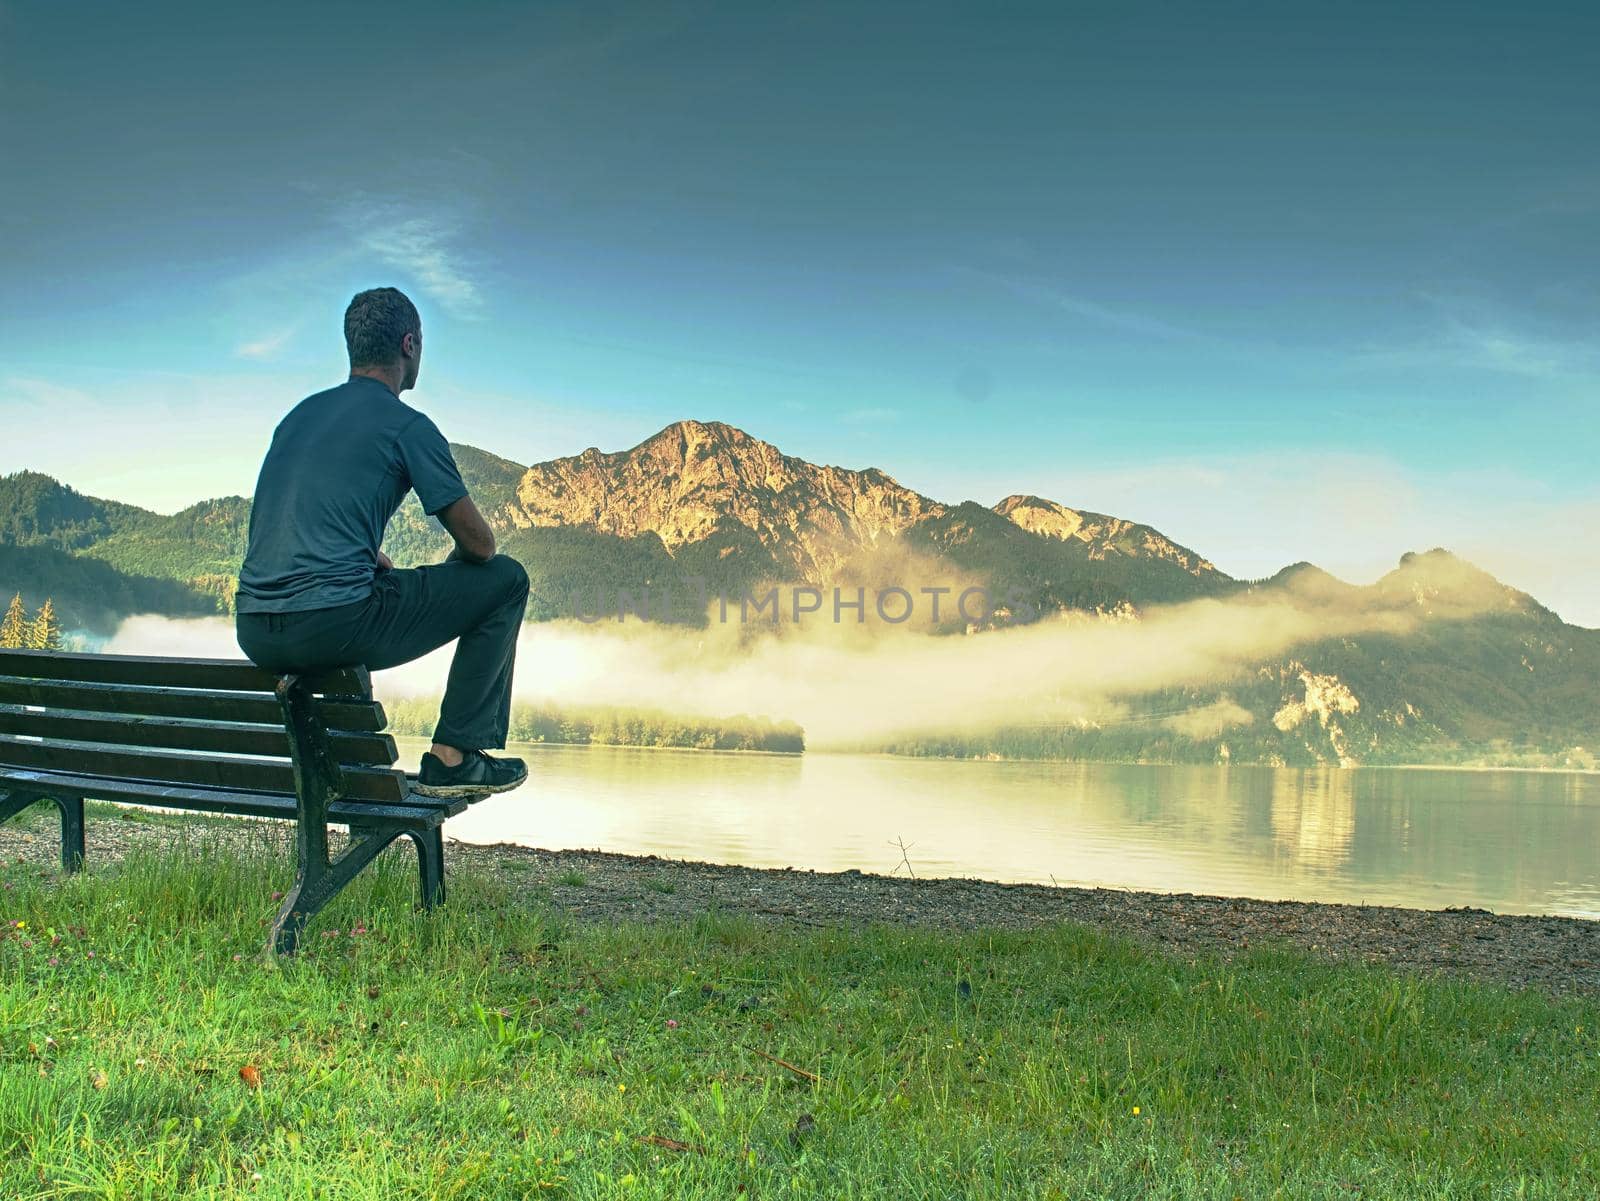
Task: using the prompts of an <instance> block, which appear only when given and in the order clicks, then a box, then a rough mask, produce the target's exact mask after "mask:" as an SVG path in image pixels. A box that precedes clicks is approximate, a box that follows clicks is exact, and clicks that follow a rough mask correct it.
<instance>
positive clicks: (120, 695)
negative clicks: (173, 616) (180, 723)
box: [0, 675, 388, 732]
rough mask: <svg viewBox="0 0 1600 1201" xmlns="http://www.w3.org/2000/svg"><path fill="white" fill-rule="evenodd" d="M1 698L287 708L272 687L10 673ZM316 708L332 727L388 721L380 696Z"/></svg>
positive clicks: (153, 707)
mask: <svg viewBox="0 0 1600 1201" xmlns="http://www.w3.org/2000/svg"><path fill="white" fill-rule="evenodd" d="M0 703H4V704H13V705H38V706H41V707H44V708H49V709H77V710H81V711H86V712H93V713H128V714H134V713H142V714H146V715H148V716H151V717H188V718H194V719H196V720H199V721H243V722H255V723H266V722H280V723H281V722H282V720H283V710H282V709H281V708H280V707H279V705H278V700H277V698H276V697H274V696H273V695H271V693H248V692H224V691H216V690H212V689H205V688H136V687H129V686H127V685H122V684H100V683H93V684H80V683H57V682H55V681H51V680H33V679H21V678H18V677H16V676H6V675H0ZM316 710H317V715H318V716H319V717H321V718H322V720H323V722H324V724H326V725H327V726H328V727H329V728H330V729H339V730H363V731H367V732H376V731H378V730H381V729H383V728H384V726H386V725H387V724H388V720H387V718H386V717H385V716H384V712H383V706H382V705H380V704H379V703H378V702H377V701H343V700H328V699H320V700H318V701H317V702H316Z"/></svg>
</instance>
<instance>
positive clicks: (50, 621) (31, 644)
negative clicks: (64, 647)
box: [28, 597, 61, 651]
mask: <svg viewBox="0 0 1600 1201" xmlns="http://www.w3.org/2000/svg"><path fill="white" fill-rule="evenodd" d="M28 649H29V650H35V651H58V650H60V649H61V623H60V622H59V621H57V620H56V607H55V605H53V604H51V603H50V598H49V597H46V598H45V602H44V604H42V605H40V606H39V612H38V615H37V616H35V617H34V619H33V624H32V625H31V626H29V628H28Z"/></svg>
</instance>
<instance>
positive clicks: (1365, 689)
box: [0, 421, 1600, 763]
mask: <svg viewBox="0 0 1600 1201" xmlns="http://www.w3.org/2000/svg"><path fill="white" fill-rule="evenodd" d="M454 451H455V455H456V459H457V463H458V465H459V466H460V468H461V471H462V475H463V477H464V478H465V480H466V482H467V485H468V487H469V488H470V489H471V490H472V492H473V495H474V497H475V498H476V499H477V501H478V504H479V507H480V508H481V509H482V510H483V512H484V514H485V515H486V517H487V518H488V519H489V521H490V524H491V525H492V526H493V527H494V528H495V530H496V533H497V535H498V536H499V539H500V542H501V545H502V548H503V549H504V550H505V551H506V552H507V553H510V554H513V555H516V556H517V557H518V558H520V559H521V560H522V561H523V562H524V563H525V564H526V565H527V567H528V569H529V574H530V576H531V577H532V583H533V591H534V600H533V602H532V604H531V606H530V617H531V618H533V619H535V620H547V619H551V618H555V617H560V616H564V615H568V614H570V613H571V612H572V607H573V601H574V597H575V595H588V596H590V597H595V596H601V597H614V596H615V595H616V594H617V592H618V591H619V590H620V589H628V590H630V591H633V592H638V591H640V590H642V589H644V588H646V587H649V588H652V589H660V590H665V591H668V592H671V593H674V594H676V595H681V596H687V595H690V594H693V593H694V592H695V591H696V590H697V589H698V588H701V587H704V588H706V589H708V590H710V591H711V592H713V593H714V592H716V591H717V590H724V591H726V592H728V593H729V594H730V595H732V594H737V593H739V592H740V591H747V590H755V589H757V588H758V587H764V586H765V585H767V584H769V583H778V584H802V583H804V584H812V585H829V586H831V585H834V584H850V585H855V584H868V585H870V584H873V583H878V584H880V585H881V584H884V583H888V582H902V581H907V580H911V581H921V580H925V579H926V580H930V581H932V580H934V579H937V580H939V581H940V582H944V581H946V580H948V581H952V582H954V583H960V584H977V585H982V586H984V587H985V588H986V589H987V590H988V592H989V594H990V595H992V596H995V597H1004V596H1008V595H1009V596H1011V597H1014V598H1020V599H1021V600H1022V601H1023V605H1022V606H1021V607H1020V608H1019V609H1018V610H1017V611H1013V610H1011V609H1004V610H1001V611H1000V612H999V613H997V614H996V615H995V617H994V618H992V619H991V620H990V621H988V622H985V623H980V624H982V625H985V626H988V625H1004V624H1007V623H1009V622H1014V621H1018V620H1024V619H1026V618H1031V617H1034V616H1041V617H1048V615H1050V614H1052V613H1055V612H1060V611H1063V610H1078V611H1088V612H1094V613H1100V614H1105V615H1119V614H1120V615H1137V613H1138V612H1139V611H1141V610H1143V609H1146V608H1148V607H1149V606H1152V605H1162V604H1170V603H1174V602H1180V601H1186V600H1192V599H1196V598H1202V597H1216V598H1223V597H1229V596H1237V595H1241V594H1248V593H1250V592H1252V591H1253V590H1260V589H1262V588H1265V587H1292V588H1293V589H1296V590H1298V591H1299V592H1300V593H1301V594H1302V595H1309V594H1313V593H1314V594H1316V595H1318V596H1321V597H1323V598H1328V597H1334V596H1343V597H1344V598H1345V599H1348V600H1350V601H1351V602H1352V603H1360V604H1384V605H1409V606H1413V607H1415V606H1419V605H1420V606H1423V608H1424V609H1425V610H1426V611H1427V612H1428V613H1429V614H1430V616H1429V619H1428V620H1426V621H1425V622H1424V623H1423V624H1422V625H1421V627H1420V628H1419V629H1418V631H1417V632H1415V633H1413V634H1410V635H1407V636H1405V637H1388V638H1378V637H1372V638H1362V639H1358V640H1354V641H1351V640H1348V639H1343V640H1333V641H1331V642H1330V643H1328V644H1326V645H1322V644H1318V645H1316V646H1308V647H1304V648H1297V650H1296V653H1295V654H1294V655H1293V656H1291V657H1289V658H1287V659H1285V660H1283V661H1281V662H1275V663H1270V664H1261V665H1259V670H1258V671H1256V672H1255V674H1254V675H1252V676H1250V677H1249V678H1248V679H1235V680H1227V681H1218V684H1217V686H1216V687H1215V688H1206V689H1199V690H1190V691H1189V692H1186V693H1184V694H1182V695H1162V696H1152V697H1147V698H1130V703H1131V704H1133V706H1134V708H1135V710H1138V709H1139V708H1140V707H1141V706H1142V707H1143V708H1144V709H1145V710H1147V711H1148V712H1150V713H1163V712H1166V711H1168V710H1169V709H1172V708H1174V707H1177V709H1179V710H1184V709H1186V708H1197V707H1198V708H1204V707H1206V706H1218V705H1225V706H1233V707H1234V708H1233V709H1230V710H1229V712H1230V713H1234V717H1235V718H1236V719H1237V718H1238V712H1235V710H1237V711H1239V712H1243V713H1245V714H1248V715H1249V717H1250V720H1249V721H1248V722H1246V721H1242V720H1233V721H1232V722H1231V723H1223V725H1222V727H1221V728H1219V729H1218V730H1216V731H1209V732H1208V731H1204V730H1201V729H1200V727H1198V726H1185V725H1184V724H1183V723H1182V722H1179V723H1177V724H1170V723H1166V724H1163V723H1157V724H1155V725H1151V724H1150V723H1145V724H1144V725H1143V726H1142V727H1141V728H1137V729H1135V728H1133V726H1131V725H1130V726H1129V728H1128V729H1127V730H1117V729H1109V728H1106V729H1100V728H1093V727H1086V728H1062V729H1057V730H1053V731H1049V732H1046V733H1043V734H1041V733H1040V732H1039V731H1036V730H1035V731H1013V732H1011V733H996V732H986V733H984V734H983V735H982V736H981V738H978V739H977V740H976V741H974V740H973V738H971V737H969V736H968V735H966V734H963V733H962V732H956V733H955V734H953V735H952V736H951V737H950V738H949V739H945V740H943V741H939V740H931V741H930V740H921V739H919V740H917V741H916V742H915V743H914V744H913V743H907V744H905V745H903V746H901V747H900V748H899V749H903V750H917V749H923V750H935V751H941V752H948V753H962V754H969V753H986V751H992V750H993V749H994V748H995V747H996V746H999V745H1002V744H1004V745H1005V747H1006V749H1005V752H1004V753H1008V754H1030V753H1037V754H1051V755H1054V754H1067V755H1078V754H1085V755H1092V756H1095V757H1115V758H1140V757H1146V758H1149V757H1154V758H1164V759H1214V758H1217V757H1224V758H1232V759H1244V760H1253V761H1267V762H1285V763H1296V762H1324V761H1339V760H1344V761H1366V762H1373V761H1384V760H1391V759H1407V758H1419V757H1426V758H1433V759H1437V758H1439V757H1440V756H1441V755H1442V754H1446V753H1456V752H1459V753H1460V754H1462V755H1465V754H1468V753H1472V754H1481V753H1483V752H1484V751H1485V749H1486V748H1493V749H1494V750H1495V752H1496V753H1498V754H1500V755H1502V756H1509V757H1512V758H1517V757H1519V756H1521V757H1523V758H1526V759H1528V761H1530V762H1532V761H1540V762H1543V761H1548V760H1549V757H1550V756H1551V755H1555V756H1558V758H1559V757H1563V756H1564V757H1565V758H1564V759H1562V761H1565V759H1571V758H1572V757H1573V753H1574V748H1578V747H1588V748H1593V747H1594V746H1596V745H1597V744H1600V700H1597V699H1596V696H1595V692H1594V681H1595V680H1596V678H1600V632H1596V631H1591V630H1584V629H1579V628H1577V627H1573V626H1570V625H1567V624H1565V623H1564V622H1562V621H1561V620H1560V619H1559V618H1558V617H1557V616H1556V615H1555V614H1553V613H1551V612H1550V611H1549V610H1547V609H1545V608H1544V607H1543V606H1541V605H1539V604H1538V603H1537V602H1536V601H1534V600H1533V599H1532V598H1531V597H1527V596H1526V595H1525V594H1522V593H1519V592H1516V591H1515V590H1513V589H1510V588H1507V587H1505V586H1504V585H1501V584H1499V583H1498V582H1496V581H1494V580H1492V579H1490V577H1488V576H1486V575H1484V574H1483V573H1481V572H1478V571H1477V570H1476V569H1475V568H1472V567H1471V566H1470V565H1467V564H1464V563H1462V562H1461V561H1459V560H1456V559H1454V558H1453V557H1451V556H1449V555H1447V554H1445V553H1444V552H1437V551H1436V552H1430V553H1429V554H1427V555H1413V556H1407V558H1406V560H1405V561H1404V562H1403V563H1402V565H1401V567H1400V568H1399V569H1397V571H1396V572H1394V573H1392V574H1391V575H1390V576H1388V577H1385V579H1383V580H1381V581H1379V582H1378V583H1377V584H1374V585H1372V586H1370V587H1368V588H1366V589H1360V588H1355V587H1353V586H1351V585H1348V584H1345V583H1343V582H1341V581H1338V580H1336V579H1334V577H1332V576H1329V575H1327V573H1325V572H1321V571H1319V570H1318V569H1316V568H1314V567H1312V566H1310V565H1309V564H1297V565H1295V566H1294V567H1291V568H1286V569H1285V570H1284V572H1282V573H1280V575H1279V576H1278V577H1275V578H1274V579H1273V580H1269V581H1241V580H1236V579H1233V578H1231V577H1229V576H1228V575H1226V574H1224V573H1223V572H1220V571H1218V570H1217V569H1216V567H1215V566H1213V565H1212V564H1211V563H1210V562H1208V561H1207V560H1206V559H1205V557H1204V556H1202V555H1201V554H1199V553H1197V552H1196V551H1193V550H1191V549H1189V548H1188V547H1185V546H1181V545H1179V544H1178V543H1176V542H1174V541H1172V540H1171V539H1170V538H1167V537H1166V536H1165V535H1163V534H1162V533H1160V532H1159V531H1158V530H1155V529H1152V528H1151V527H1149V526H1146V525H1141V524H1138V523H1137V522H1134V521H1130V520H1126V519H1123V518H1119V517H1112V516H1108V515H1105V514H1101V513H1095V512H1090V511H1086V510H1080V509H1073V508H1069V507H1068V506H1066V505H1064V504H1061V503H1058V502H1056V501H1053V500H1047V499H1044V498H1041V497H1037V496H1028V495H1015V496H1008V497H1006V498H1005V499H1004V500H1001V501H1000V502H999V503H997V504H995V505H993V506H991V507H985V506H983V505H980V504H976V503H973V502H970V501H968V502H962V503H956V504H950V503H946V502H942V501H938V500H935V499H933V498H931V497H927V496H924V495H922V494H920V493H918V492H915V491H912V490H911V489H909V488H906V487H904V486H902V485H901V484H899V483H897V482H896V481H895V480H894V479H893V478H891V477H890V476H888V475H887V474H885V473H884V472H882V471H880V470H878V469H876V468H868V469H864V470H851V469H847V468H842V467H833V466H820V465H817V464H814V463H810V462H807V461H805V460H803V459H798V458H794V457H792V456H789V455H785V454H783V453H782V452H781V451H779V450H778V448H777V447H775V446H773V445H772V444H770V443H768V442H763V441H761V440H760V439H757V438H754V437H751V436H750V435H749V434H747V433H745V432H743V431H742V430H739V429H735V428H734V427H732V426H729V425H725V424H723V423H721V422H699V421H680V422H677V423H675V424H673V425H670V426H668V427H667V428H666V429H663V430H662V431H660V432H659V433H657V434H656V435H654V436H653V437H651V438H649V439H647V440H646V441H644V442H642V443H640V444H639V445H638V446H635V447H633V448H632V449H631V450H626V451H616V452H610V453H606V452H602V451H600V450H598V449H595V448H590V449H588V450H585V451H584V452H582V453H581V454H577V455H572V456H569V457H566V458H561V459H554V460H551V461H550V462H546V463H538V464H534V465H532V466H523V465H522V464H519V463H514V462H512V461H510V460H507V459H503V458H499V457H497V456H495V455H493V454H490V453H488V452H485V451H482V450H479V449H477V448H474V447H470V446H464V445H457V446H455V447H454ZM249 512H250V502H249V501H248V500H247V499H245V498H242V497H224V498H220V499H216V500H209V501H203V502H201V503H199V504H197V505H194V506H192V507H190V508H188V509H185V510H183V511H182V512H181V513H177V514H174V515H172V516H164V515H161V514H157V513H152V512H149V511H147V510H144V509H140V508H137V507H135V506H132V505H127V504H123V503H121V502H118V501H112V500H100V499H96V498H94V497H88V496H83V495H81V494H79V493H77V492H75V491H73V490H72V489H71V488H69V487H67V486H65V485H63V484H61V483H59V482H57V481H56V480H54V479H52V478H50V477H48V476H44V475H40V474H38V473H34V472H26V471H25V472H21V473H18V474H15V475H10V476H4V477H0V593H3V594H4V596H5V597H9V595H10V594H11V593H12V592H15V591H20V592H21V593H22V594H23V598H24V601H25V602H26V603H27V604H29V605H37V604H38V603H40V602H41V601H42V600H43V599H44V597H45V596H46V595H49V596H52V597H53V598H54V601H55V604H56V608H57V610H58V612H59V613H60V614H61V615H62V620H63V622H64V623H65V624H66V626H67V627H68V629H69V630H70V629H72V628H74V627H75V628H77V629H79V630H82V631H86V632H88V633H90V634H105V633H108V632H110V631H111V630H112V629H114V628H115V626H116V624H117V623H118V621H120V620H121V619H122V618H123V617H125V616H127V615H130V614H133V613H140V612H154V613H162V614H167V615H172V616H188V615H193V614H198V613H207V612H210V613H216V612H226V611H228V610H229V608H230V606H231V602H232V597H233V587H234V580H235V577H236V575H237V572H238V567H239V563H240V560H241V557H242V555H243V552H244V546H245V535H246V530H247V527H248V521H249ZM448 548H449V540H448V538H447V537H446V536H445V534H444V532H443V531H442V530H441V529H440V528H439V526H438V524H437V523H436V522H434V521H433V520H431V519H429V518H427V517H425V516H424V515H423V514H422V512H421V510H420V509H419V508H418V506H417V504H416V501H415V498H411V499H409V500H408V501H407V503H406V504H405V505H404V506H403V507H402V508H401V510H400V512H399V513H397V514H396V516H395V519H394V521H393V522H392V523H391V525H390V528H389V531H388V535H387V537H386V539H385V549H386V550H387V551H388V553H389V554H390V555H391V557H392V558H393V559H394V560H395V562H396V563H397V564H399V565H401V566H407V565H411V564H415V563H421V562H429V561H436V560H437V559H439V558H441V557H442V556H443V554H444V553H445V552H446V551H447V550H448ZM907 586H912V585H909V584H908V585H907ZM1467 594H1471V596H1472V597H1473V598H1474V601H1473V605H1472V607H1471V608H1470V611H1467V610H1463V611H1462V612H1460V613H1458V612H1455V611H1453V610H1452V606H1451V598H1452V597H1456V596H1465V595H1467ZM1486 596H1487V597H1489V598H1490V600H1489V602H1488V603H1485V601H1484V598H1485V597H1486ZM3 599H4V597H0V600H3ZM678 619H679V620H683V621H693V620H696V617H695V615H694V614H692V613H690V612H688V611H682V612H680V613H679V615H678ZM969 624H970V623H967V622H965V621H963V620H961V619H960V618H959V617H957V616H954V615H950V614H947V615H946V617H945V619H944V621H942V622H941V623H940V624H939V625H938V626H937V627H936V628H934V629H933V630H932V632H934V633H947V634H948V633H961V632H970V630H969ZM1329 679H1331V680H1333V683H1332V684H1329V683H1327V680H1329ZM1339 689H1345V690H1347V691H1349V692H1350V699H1349V700H1346V699H1344V697H1343V695H1342V694H1341V693H1339V691H1338V690H1339ZM1294 706H1299V708H1298V709H1296V708H1295V707H1294ZM1007 739H1009V741H1006V740H1007ZM964 740H965V741H964ZM1576 754H1577V757H1578V760H1579V761H1582V760H1583V757H1584V756H1585V755H1587V754H1589V751H1587V750H1577V751H1576ZM1541 756H1542V758H1540V757H1541Z"/></svg>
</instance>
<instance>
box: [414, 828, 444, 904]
mask: <svg viewBox="0 0 1600 1201" xmlns="http://www.w3.org/2000/svg"><path fill="white" fill-rule="evenodd" d="M406 835H407V837H409V838H410V839H411V841H412V842H413V843H414V844H416V848H417V869H418V871H419V872H420V873H421V876H422V907H423V908H424V909H432V908H433V907H434V906H435V905H443V904H444V827H443V826H435V827H434V828H433V829H431V830H408V831H406Z"/></svg>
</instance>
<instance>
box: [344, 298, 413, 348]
mask: <svg viewBox="0 0 1600 1201" xmlns="http://www.w3.org/2000/svg"><path fill="white" fill-rule="evenodd" d="M407 334H415V335H417V337H419V338H420V337H421V336H422V318H421V317H419V316H418V315H417V306H416V305H414V304H412V303H411V300H410V298H409V297H408V296H407V295H406V294H405V293H404V292H402V291H401V290H400V289H399V288H368V289H367V290H366V291H365V292H357V293H356V294H355V296H354V298H352V299H351V301H350V307H349V308H347V309H346V310H345V311H344V344H345V348H346V349H347V350H349V351H350V366H352V367H386V366H388V365H389V364H390V363H393V362H394V361H395V360H396V359H398V358H399V357H400V343H401V341H402V340H403V339H404V338H405V336H406V335H407Z"/></svg>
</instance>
